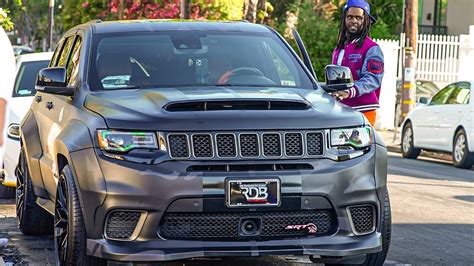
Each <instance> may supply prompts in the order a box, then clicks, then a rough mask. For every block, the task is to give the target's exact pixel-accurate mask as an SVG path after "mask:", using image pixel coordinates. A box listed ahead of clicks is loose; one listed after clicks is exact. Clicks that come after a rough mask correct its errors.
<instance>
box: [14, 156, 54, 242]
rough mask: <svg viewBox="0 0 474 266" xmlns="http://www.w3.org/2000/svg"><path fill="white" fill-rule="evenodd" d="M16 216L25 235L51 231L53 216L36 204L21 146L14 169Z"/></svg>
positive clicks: (43, 233)
mask: <svg viewBox="0 0 474 266" xmlns="http://www.w3.org/2000/svg"><path fill="white" fill-rule="evenodd" d="M16 175H17V182H16V217H17V224H18V228H19V229H20V231H21V232H22V233H23V234H25V235H33V236H36V235H49V234H51V233H52V228H53V217H52V215H51V214H49V213H48V212H46V211H45V210H44V209H42V208H41V207H40V206H38V205H37V204H36V195H35V192H34V190H33V183H32V182H31V176H30V172H29V170H28V165H27V162H26V156H25V153H24V151H23V148H22V149H21V150H20V158H19V160H18V166H17V170H16Z"/></svg>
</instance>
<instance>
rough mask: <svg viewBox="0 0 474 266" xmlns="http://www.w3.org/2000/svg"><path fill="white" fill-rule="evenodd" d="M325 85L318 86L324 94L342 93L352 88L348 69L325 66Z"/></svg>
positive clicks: (350, 74)
mask: <svg viewBox="0 0 474 266" xmlns="http://www.w3.org/2000/svg"><path fill="white" fill-rule="evenodd" d="M324 72H325V76H326V84H320V85H321V87H323V89H324V90H325V91H326V92H334V91H342V90H347V89H350V88H351V87H353V86H354V79H353V78H352V72H351V70H350V69H349V68H348V67H345V66H338V65H327V66H326V68H325V69H324Z"/></svg>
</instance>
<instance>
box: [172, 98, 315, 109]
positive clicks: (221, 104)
mask: <svg viewBox="0 0 474 266" xmlns="http://www.w3.org/2000/svg"><path fill="white" fill-rule="evenodd" d="M309 108H311V106H310V105H309V104H308V103H306V102H302V101H281V100H276V101H268V100H253V101H248V100H247V101H246V100H232V101H228V100H214V101H186V102H174V103H169V104H167V105H166V106H165V107H164V109H165V110H166V111H168V112H194V111H222V110H307V109H309Z"/></svg>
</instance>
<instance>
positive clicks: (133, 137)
mask: <svg viewBox="0 0 474 266" xmlns="http://www.w3.org/2000/svg"><path fill="white" fill-rule="evenodd" d="M97 138H98V140H99V148H100V149H101V150H105V151H108V152H120V153H126V152H129V151H131V150H133V149H158V144H157V141H156V134H155V133H151V132H123V131H114V130H97Z"/></svg>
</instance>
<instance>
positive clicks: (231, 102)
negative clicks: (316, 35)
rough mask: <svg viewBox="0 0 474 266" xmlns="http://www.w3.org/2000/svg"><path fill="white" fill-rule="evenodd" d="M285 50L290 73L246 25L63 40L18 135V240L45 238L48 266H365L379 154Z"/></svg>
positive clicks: (172, 24)
mask: <svg viewBox="0 0 474 266" xmlns="http://www.w3.org/2000/svg"><path fill="white" fill-rule="evenodd" d="M295 38H297V39H298V40H299V41H298V43H299V48H300V50H301V51H302V54H303V56H304V60H305V63H303V62H302V61H301V60H300V59H299V58H298V56H297V54H296V53H295V52H294V51H293V50H292V48H291V46H289V44H288V43H286V42H285V41H284V39H283V38H282V37H281V36H280V35H279V34H278V33H277V32H276V31H274V30H273V29H271V28H269V27H266V26H263V25H256V24H251V23H248V22H190V21H188V22H182V21H181V22H179V21H128V22H127V23H123V22H100V21H99V22H95V23H87V24H83V25H80V26H78V27H75V28H73V29H71V30H69V31H68V32H67V33H66V34H65V35H64V36H63V37H62V39H61V40H60V42H59V44H58V46H57V47H56V50H55V52H54V55H53V59H52V61H51V64H50V68H46V69H43V70H41V71H40V73H39V75H38V81H37V90H38V92H37V94H36V99H35V101H33V103H32V105H31V108H30V110H29V111H28V113H27V115H26V117H25V119H24V120H23V121H22V123H21V132H22V135H21V141H22V142H21V145H22V146H21V151H20V160H19V164H18V170H17V173H18V175H17V176H18V187H17V219H18V225H19V228H20V230H21V231H22V232H23V233H24V234H29V235H36V234H43V233H49V232H54V242H55V252H56V255H57V256H56V258H57V260H58V261H57V264H61V265H63V264H64V265H69V264H86V265H89V264H90V263H92V262H94V263H103V262H104V260H114V261H150V262H152V261H166V260H176V259H185V258H192V257H212V256H219V257H222V256H236V255H242V256H256V255H272V254H299V255H301V254H305V255H311V259H312V260H314V261H318V262H333V263H336V262H344V261H346V262H347V261H351V262H359V263H365V264H368V265H372V264H378V265H381V264H382V263H383V261H384V260H385V258H386V255H387V252H388V247H389V244H390V232H391V220H390V202H389V196H388V191H387V187H386V183H387V164H386V162H387V149H386V147H385V146H384V145H383V141H381V139H380V138H379V137H378V135H377V134H376V132H375V130H374V129H373V128H372V127H371V126H370V124H369V122H368V121H367V120H366V119H365V118H364V116H363V115H362V114H361V113H359V112H355V111H354V110H353V109H351V108H349V107H347V106H345V105H343V104H340V103H339V102H337V101H335V100H334V99H333V98H332V97H331V96H330V95H328V94H327V93H326V92H325V91H324V90H323V89H322V88H321V87H320V86H319V85H318V84H317V82H316V79H315V78H314V76H313V75H314V74H313V73H312V71H311V70H309V69H311V62H310V61H309V60H308V58H309V57H308V56H307V52H306V50H305V49H304V47H303V45H302V42H301V40H300V39H299V35H297V34H296V33H295ZM340 68H341V69H343V70H345V71H348V69H347V68H343V67H340ZM336 85H337V86H340V85H341V84H336ZM330 87H331V85H327V86H326V88H330ZM319 256H322V257H321V258H320V257H319Z"/></svg>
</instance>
